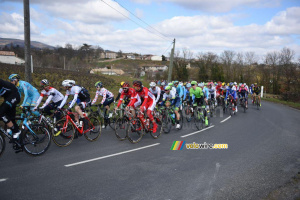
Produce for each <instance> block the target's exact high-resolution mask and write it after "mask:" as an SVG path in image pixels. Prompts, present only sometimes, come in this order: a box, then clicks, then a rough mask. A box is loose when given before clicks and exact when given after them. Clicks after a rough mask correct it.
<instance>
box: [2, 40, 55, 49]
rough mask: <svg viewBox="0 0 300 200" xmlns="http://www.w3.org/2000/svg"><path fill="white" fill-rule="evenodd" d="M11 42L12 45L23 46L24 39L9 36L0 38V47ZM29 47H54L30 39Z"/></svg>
mask: <svg viewBox="0 0 300 200" xmlns="http://www.w3.org/2000/svg"><path fill="white" fill-rule="evenodd" d="M10 44H13V45H14V46H17V45H19V46H20V47H24V40H19V39H11V38H0V47H4V46H5V45H10ZM31 48H37V49H55V47H53V46H50V45H48V44H44V43H41V42H36V41H31Z"/></svg>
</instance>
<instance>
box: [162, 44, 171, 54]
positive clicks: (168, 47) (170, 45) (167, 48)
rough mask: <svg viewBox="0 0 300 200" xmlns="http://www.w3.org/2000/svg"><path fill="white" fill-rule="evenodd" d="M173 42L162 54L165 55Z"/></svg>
mask: <svg viewBox="0 0 300 200" xmlns="http://www.w3.org/2000/svg"><path fill="white" fill-rule="evenodd" d="M172 44H173V42H172V43H171V44H170V46H169V47H168V48H167V49H166V50H165V51H164V52H163V53H162V54H161V55H164V54H165V53H166V52H167V51H168V50H169V48H170V47H171V46H172Z"/></svg>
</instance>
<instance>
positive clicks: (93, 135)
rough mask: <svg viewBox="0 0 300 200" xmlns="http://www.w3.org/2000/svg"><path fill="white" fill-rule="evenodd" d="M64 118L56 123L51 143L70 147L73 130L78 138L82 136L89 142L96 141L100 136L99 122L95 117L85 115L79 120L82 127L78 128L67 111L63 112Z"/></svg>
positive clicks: (72, 116) (71, 114) (72, 115)
mask: <svg viewBox="0 0 300 200" xmlns="http://www.w3.org/2000/svg"><path fill="white" fill-rule="evenodd" d="M63 113H64V115H65V116H64V117H63V118H62V119H60V120H58V121H57V122H56V124H55V125H54V128H55V129H56V131H54V133H53V137H52V139H53V142H54V143H55V144H56V145H57V146H60V147H66V146H68V145H70V144H71V143H72V141H73V139H74V136H75V130H76V132H77V134H78V136H82V135H84V137H85V138H86V139H87V140H88V141H90V142H94V141H96V140H97V139H98V138H99V137H100V135H101V126H100V122H99V120H98V119H97V118H96V117H93V116H91V117H88V116H87V114H86V113H83V114H84V118H82V119H79V120H80V123H82V126H81V127H80V126H78V125H77V124H76V123H75V118H74V114H77V113H72V112H69V111H63Z"/></svg>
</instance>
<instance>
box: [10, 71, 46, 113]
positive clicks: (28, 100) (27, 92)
mask: <svg viewBox="0 0 300 200" xmlns="http://www.w3.org/2000/svg"><path fill="white" fill-rule="evenodd" d="M8 79H9V80H10V82H11V83H12V84H14V85H15V86H16V87H17V88H18V90H19V93H20V96H22V93H23V94H24V100H23V103H22V105H21V107H23V106H33V107H34V106H36V102H37V100H38V98H39V96H40V94H39V91H38V90H37V89H36V88H35V87H33V86H32V85H31V84H30V83H28V82H26V81H22V80H20V76H19V75H18V74H11V75H10V76H9V77H8ZM33 107H32V110H33ZM32 113H33V114H35V115H36V116H39V115H40V114H39V112H37V111H33V112H32Z"/></svg>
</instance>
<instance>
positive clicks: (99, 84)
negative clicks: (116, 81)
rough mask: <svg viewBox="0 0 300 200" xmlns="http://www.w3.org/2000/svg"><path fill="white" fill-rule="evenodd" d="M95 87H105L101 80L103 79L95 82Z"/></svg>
mask: <svg viewBox="0 0 300 200" xmlns="http://www.w3.org/2000/svg"><path fill="white" fill-rule="evenodd" d="M95 87H100V88H102V87H103V84H102V82H101V81H98V82H96V83H95Z"/></svg>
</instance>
